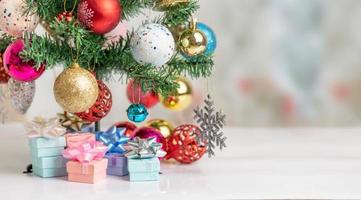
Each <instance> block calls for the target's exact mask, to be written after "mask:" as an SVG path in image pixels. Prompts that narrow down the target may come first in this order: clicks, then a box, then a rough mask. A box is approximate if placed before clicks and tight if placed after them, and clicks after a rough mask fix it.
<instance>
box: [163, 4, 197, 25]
mask: <svg viewBox="0 0 361 200" xmlns="http://www.w3.org/2000/svg"><path fill="white" fill-rule="evenodd" d="M198 9H199V5H198V1H196V0H191V1H190V2H189V3H184V4H178V5H175V6H173V7H170V8H169V10H167V11H166V12H165V13H164V17H163V24H164V25H166V26H168V27H173V26H177V25H179V24H182V23H184V22H187V21H188V20H189V19H190V18H191V17H192V15H193V14H194V13H195V12H196V11H197V10H198Z"/></svg>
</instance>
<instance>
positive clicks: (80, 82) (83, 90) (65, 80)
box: [54, 63, 99, 113]
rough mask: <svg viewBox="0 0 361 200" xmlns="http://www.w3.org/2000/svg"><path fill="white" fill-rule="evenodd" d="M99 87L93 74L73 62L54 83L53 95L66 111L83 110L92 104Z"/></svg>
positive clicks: (96, 96) (75, 111) (76, 111)
mask: <svg viewBox="0 0 361 200" xmlns="http://www.w3.org/2000/svg"><path fill="white" fill-rule="evenodd" d="M98 93H99V88H98V83H97V80H96V79H95V77H94V75H93V74H91V73H90V72H89V71H88V70H86V69H83V68H81V67H80V66H79V65H78V64H77V63H73V64H72V65H71V66H70V67H69V68H68V69H66V70H64V71H63V72H62V73H61V74H60V75H59V76H58V78H56V80H55V83H54V95H55V100H56V102H58V104H59V105H60V106H61V107H62V108H63V109H64V110H65V111H67V112H70V113H78V112H84V111H86V110H87V109H88V108H90V107H91V106H93V105H94V103H95V102H96V100H97V98H98Z"/></svg>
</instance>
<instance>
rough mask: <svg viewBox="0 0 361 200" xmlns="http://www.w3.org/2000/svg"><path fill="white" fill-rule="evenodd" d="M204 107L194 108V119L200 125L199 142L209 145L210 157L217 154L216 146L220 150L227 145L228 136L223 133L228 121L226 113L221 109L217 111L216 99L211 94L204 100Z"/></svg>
mask: <svg viewBox="0 0 361 200" xmlns="http://www.w3.org/2000/svg"><path fill="white" fill-rule="evenodd" d="M204 103H205V105H204V107H203V108H200V107H199V106H197V108H196V109H194V119H195V120H196V122H197V123H198V124H199V126H200V130H201V134H200V135H199V136H198V137H197V140H198V141H199V142H202V143H204V145H205V146H206V147H207V153H208V156H209V157H212V156H215V153H214V149H215V148H216V146H218V147H219V149H220V150H222V149H223V148H225V147H226V143H225V141H226V139H227V138H226V137H225V136H224V134H223V131H222V129H223V127H224V125H225V123H226V115H224V114H222V112H221V111H217V112H216V111H215V106H214V101H213V100H212V98H211V96H210V95H207V99H206V100H204Z"/></svg>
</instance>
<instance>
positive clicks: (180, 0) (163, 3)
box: [155, 0, 190, 10]
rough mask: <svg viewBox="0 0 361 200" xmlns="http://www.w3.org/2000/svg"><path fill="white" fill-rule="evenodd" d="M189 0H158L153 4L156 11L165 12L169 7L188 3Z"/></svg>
mask: <svg viewBox="0 0 361 200" xmlns="http://www.w3.org/2000/svg"><path fill="white" fill-rule="evenodd" d="M189 2H190V0H158V1H157V2H156V4H155V8H156V9H157V10H166V9H167V8H169V7H173V6H176V5H178V4H184V3H189Z"/></svg>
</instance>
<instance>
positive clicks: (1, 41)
mask: <svg viewBox="0 0 361 200" xmlns="http://www.w3.org/2000/svg"><path fill="white" fill-rule="evenodd" d="M14 39H15V38H14V37H12V36H9V35H7V34H5V33H4V34H2V35H1V38H0V52H4V51H5V50H6V48H7V47H8V46H9V44H10V43H11V42H12V41H13V40H14Z"/></svg>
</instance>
